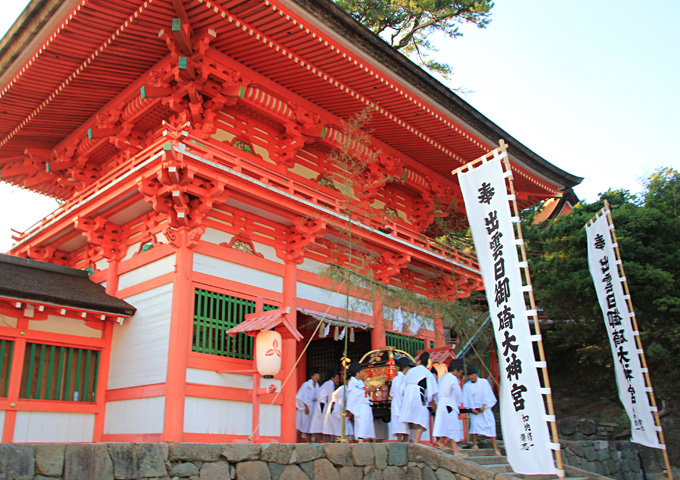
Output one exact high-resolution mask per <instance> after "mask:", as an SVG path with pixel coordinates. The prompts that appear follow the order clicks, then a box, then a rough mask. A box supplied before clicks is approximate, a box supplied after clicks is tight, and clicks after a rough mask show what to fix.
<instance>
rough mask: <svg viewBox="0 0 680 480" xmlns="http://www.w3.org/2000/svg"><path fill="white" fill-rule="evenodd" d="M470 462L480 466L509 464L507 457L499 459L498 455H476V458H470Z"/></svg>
mask: <svg viewBox="0 0 680 480" xmlns="http://www.w3.org/2000/svg"><path fill="white" fill-rule="evenodd" d="M468 460H470V461H471V462H475V463H476V464H479V465H496V464H504V463H508V459H507V457H497V456H496V455H489V456H486V455H484V456H482V455H476V456H474V457H468Z"/></svg>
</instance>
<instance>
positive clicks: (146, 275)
mask: <svg viewBox="0 0 680 480" xmlns="http://www.w3.org/2000/svg"><path fill="white" fill-rule="evenodd" d="M174 271H175V254H172V255H168V256H167V257H163V258H161V259H159V260H156V261H155V262H151V263H149V264H148V265H144V266H143V267H139V268H136V269H135V270H132V271H130V272H126V273H124V274H122V275H121V276H120V278H119V279H118V290H123V289H125V288H128V287H132V286H133V285H137V284H138V283H141V282H145V281H147V280H151V279H153V278H156V277H158V276H160V275H164V274H166V273H170V272H174ZM126 300H128V301H129V299H127V298H126ZM130 303H132V302H130Z"/></svg>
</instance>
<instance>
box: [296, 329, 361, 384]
mask: <svg viewBox="0 0 680 480" xmlns="http://www.w3.org/2000/svg"><path fill="white" fill-rule="evenodd" d="M344 348H345V340H344V339H343V340H334V339H333V336H332V335H329V338H320V339H318V340H314V341H312V343H311V344H310V345H309V348H308V349H307V374H306V375H307V376H306V377H305V378H309V376H310V375H311V374H312V373H313V372H318V373H319V374H321V382H325V381H326V380H328V372H329V371H330V370H337V371H338V372H339V371H340V361H341V359H342V352H343V351H344ZM370 350H371V332H369V331H362V332H355V333H354V342H348V343H347V356H348V357H349V359H350V360H352V361H353V362H358V361H359V360H361V357H363V356H364V354H366V353H367V352H369V351H370Z"/></svg>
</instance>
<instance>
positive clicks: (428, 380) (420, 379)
mask: <svg viewBox="0 0 680 480" xmlns="http://www.w3.org/2000/svg"><path fill="white" fill-rule="evenodd" d="M421 357H422V355H421ZM409 360H410V359H409ZM427 360H429V355H428V359H427ZM427 360H424V362H425V364H427ZM403 391H404V397H403V401H402V404H401V412H400V415H399V419H400V420H401V421H402V422H405V423H408V424H409V428H410V429H411V431H412V432H413V441H414V443H419V442H420V437H421V436H422V435H423V432H424V431H425V430H426V429H427V428H428V427H429V426H430V411H429V409H428V408H427V407H428V406H429V405H430V403H431V402H432V399H433V398H434V396H435V395H436V394H437V382H436V381H435V379H434V375H432V372H430V371H429V370H428V369H427V367H426V366H425V365H416V366H412V367H410V368H409V369H408V371H407V372H406V374H405V375H404V388H403Z"/></svg>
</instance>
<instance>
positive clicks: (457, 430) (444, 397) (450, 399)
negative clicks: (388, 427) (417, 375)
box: [432, 359, 467, 457]
mask: <svg viewBox="0 0 680 480" xmlns="http://www.w3.org/2000/svg"><path fill="white" fill-rule="evenodd" d="M462 377H463V360H462V359H453V360H451V361H450V362H449V371H448V372H447V373H445V374H444V375H442V376H441V378H440V379H439V384H438V385H437V386H438V388H439V392H438V393H437V411H436V413H435V416H434V427H433V428H432V435H434V436H435V437H438V440H437V446H438V447H439V448H446V446H447V445H446V444H447V440H448V442H449V443H450V445H451V449H452V450H453V454H454V455H455V456H457V457H467V454H465V453H462V452H461V451H460V449H459V448H458V442H460V441H461V440H462V439H463V426H462V424H461V421H460V420H459V419H458V415H459V414H460V406H461V404H462V403H463V391H462V389H461V388H460V379H461V378H462Z"/></svg>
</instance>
